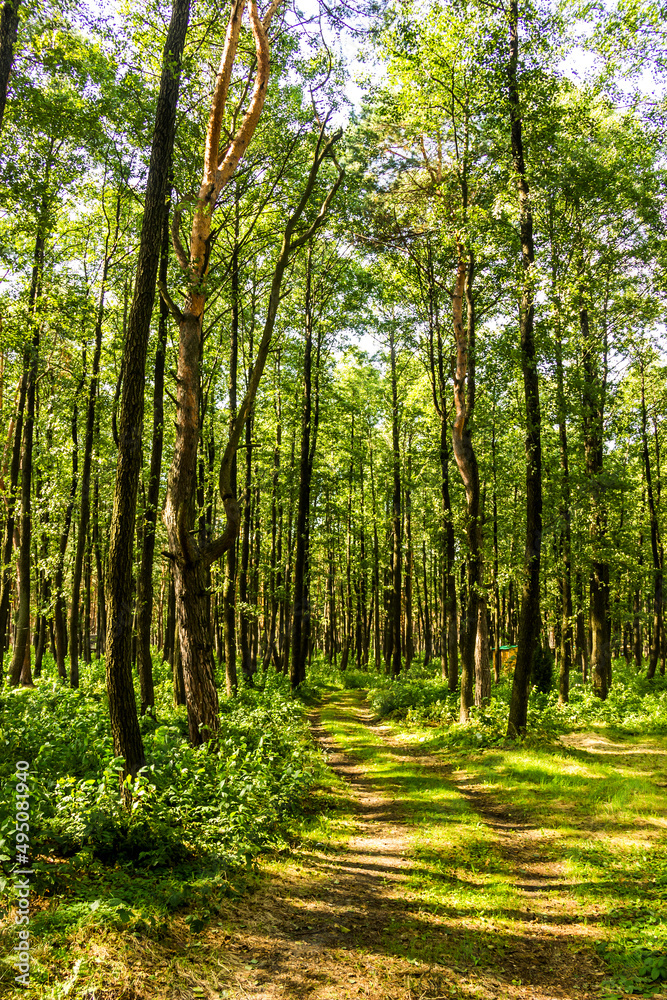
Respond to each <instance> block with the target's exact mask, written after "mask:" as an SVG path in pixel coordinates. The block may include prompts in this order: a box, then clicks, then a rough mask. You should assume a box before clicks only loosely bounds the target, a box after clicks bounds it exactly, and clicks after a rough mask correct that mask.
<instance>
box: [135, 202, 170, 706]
mask: <svg viewBox="0 0 667 1000" xmlns="http://www.w3.org/2000/svg"><path fill="white" fill-rule="evenodd" d="M165 201H166V199H165ZM168 266H169V203H168V202H166V203H165V206H164V212H163V223H162V246H161V248H160V265H159V280H160V281H161V282H163V283H164V282H166V280H167V270H168ZM168 321H169V309H168V307H167V304H166V303H165V301H164V300H163V299H160V320H159V324H158V335H157V343H156V345H155V365H154V372H153V434H152V441H151V467H150V473H149V479H148V490H147V493H146V507H145V510H144V530H143V545H142V547H141V564H140V566H139V574H138V576H137V673H138V674H139V688H140V692H141V695H140V697H141V714H142V715H145V714H146V712H148V711H151V712H152V713H153V714H155V689H154V685H153V659H152V657H151V622H152V620H153V560H154V557H155V529H156V525H157V511H158V505H159V502H160V477H161V474H162V445H163V441H164V361H165V353H166V350H167V323H168Z"/></svg>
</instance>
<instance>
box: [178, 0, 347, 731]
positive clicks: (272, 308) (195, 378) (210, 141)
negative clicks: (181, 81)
mask: <svg viewBox="0 0 667 1000" xmlns="http://www.w3.org/2000/svg"><path fill="white" fill-rule="evenodd" d="M242 6H243V5H242V3H234V5H233V9H232V16H231V18H230V24H229V31H228V36H227V41H226V43H225V50H224V52H223V59H222V65H223V67H224V66H225V65H226V64H227V60H228V59H230V58H231V62H230V64H229V72H230V73H231V65H232V63H233V55H234V53H235V51H236V42H237V40H238V34H239V32H240V28H241V21H240V18H241V11H242ZM276 6H277V3H274V4H273V6H272V7H271V8H270V12H272V11H274V10H275V8H276ZM267 17H268V15H267ZM251 20H252V27H253V34H254V36H255V42H256V47H257V60H258V62H257V67H258V68H257V75H256V78H255V87H254V91H253V96H252V98H251V100H250V107H249V110H248V112H247V113H246V116H245V118H244V121H243V123H242V125H241V126H240V128H239V131H238V133H237V135H236V136H235V137H234V139H233V140H232V142H231V144H230V146H229V148H228V151H227V153H226V154H225V157H224V161H223V163H222V165H218V143H219V138H220V128H221V121H222V118H221V114H222V109H221V107H220V106H219V103H216V102H219V100H220V99H221V97H222V98H224V94H226V89H224V93H223V94H222V95H221V94H220V93H219V87H220V86H222V83H223V82H224V81H222V80H221V77H222V75H223V73H222V70H221V74H219V77H218V83H217V84H216V99H215V100H214V103H213V107H212V110H211V117H210V119H209V133H208V137H207V147H206V157H205V168H204V179H203V183H202V186H201V188H200V192H199V197H198V200H197V206H196V210H195V214H194V219H193V224H192V235H191V241H190V256H189V257H188V256H187V255H186V254H185V251H184V249H183V247H182V246H181V244H180V240H179V239H178V234H177V232H176V227H173V229H172V236H173V237H174V244H175V249H176V254H177V257H178V259H179V262H180V263H181V264H182V266H183V267H184V269H185V270H186V271H187V272H188V286H189V287H188V292H187V295H186V302H185V311H184V312H180V310H178V309H177V307H176V306H175V305H174V303H173V302H172V301H171V299H168V302H169V303H170V308H171V309H172V312H173V313H174V315H175V317H176V318H177V320H178V324H179V358H178V373H177V385H178V394H177V429H176V442H175V446H174V454H173V460H172V465H171V470H170V473H169V481H168V487H167V502H166V505H165V513H164V520H165V525H166V527H167V535H168V538H169V548H170V553H171V557H172V560H173V562H174V576H175V584H176V607H177V614H178V621H179V629H180V637H181V657H182V661H183V676H184V678H185V692H186V699H187V707H188V727H189V735H190V740H191V742H192V743H193V744H197V743H201V742H202V741H203V739H204V738H205V734H204V733H203V732H202V730H203V729H205V730H206V731H207V733H208V734H209V735H212V734H214V733H215V732H216V730H217V727H218V696H217V691H216V689H215V685H214V681H213V649H212V643H211V639H210V630H209V628H208V623H207V621H206V603H207V602H206V585H205V580H206V572H207V570H208V567H209V566H210V565H211V564H212V563H213V562H214V561H215V560H216V559H218V558H220V556H222V555H223V554H224V553H225V552H227V551H228V550H229V548H230V546H233V545H235V544H236V539H237V537H238V533H239V527H240V511H239V506H238V502H237V499H236V495H235V494H234V493H233V492H232V486H231V469H232V462H233V459H234V456H235V455H236V452H237V449H238V445H239V441H240V438H241V434H242V432H243V428H244V426H245V421H246V420H247V419H248V417H249V415H250V412H251V410H252V407H253V404H254V401H255V396H256V394H257V388H258V386H259V383H260V380H261V378H262V374H263V372H264V366H265V364H266V360H267V357H268V354H269V349H270V346H271V339H272V336H273V330H274V326H275V321H276V316H277V312H278V306H279V303H280V290H281V286H282V281H283V276H284V273H285V269H286V267H287V264H288V261H289V259H290V257H291V255H292V253H293V252H294V251H296V250H298V249H300V248H301V247H303V246H304V245H305V244H306V243H307V242H308V240H309V239H310V238H311V236H313V235H314V233H315V232H316V230H317V229H318V228H319V227H320V226H321V225H322V223H323V222H324V219H325V218H326V214H327V211H328V207H329V204H330V203H331V200H332V198H333V197H334V196H335V193H336V191H337V190H338V187H339V186H340V183H341V181H342V177H343V172H342V171H341V170H340V168H338V179H337V180H336V181H335V183H334V185H333V187H332V188H331V189H330V190H329V192H328V194H327V195H326V197H325V199H324V201H323V203H322V206H321V208H320V211H319V214H318V215H317V216H316V219H315V221H314V222H313V223H312V224H311V225H310V227H309V228H308V229H307V230H306V231H305V232H303V233H302V235H301V236H298V237H295V236H294V231H295V228H296V227H297V226H298V224H299V221H300V219H301V217H302V215H303V213H304V211H305V209H306V206H307V205H308V203H309V201H310V197H311V195H312V193H313V190H314V188H315V184H316V180H317V176H318V173H319V169H320V167H321V165H322V163H323V162H324V160H325V159H333V161H334V163H335V162H336V160H335V155H334V152H333V147H334V143H335V142H336V141H337V140H338V139H339V138H340V135H341V133H340V132H337V133H335V134H334V135H333V136H332V137H331V138H330V139H328V140H326V141H325V139H324V134H323V130H322V131H321V132H320V137H319V141H318V144H317V147H316V151H315V156H314V159H313V163H312V165H311V168H310V172H309V175H308V180H307V182H306V186H305V189H304V191H303V194H302V196H301V198H300V200H299V203H298V205H297V207H296V209H295V210H294V212H293V213H292V215H291V216H290V218H289V219H288V221H287V224H286V226H285V231H284V235H283V242H282V246H281V249H280V253H279V255H278V258H277V260H276V264H275V267H274V271H273V278H272V282H271V291H270V295H269V307H268V311H267V316H266V320H265V323H264V329H263V333H262V338H261V341H260V344H259V347H258V351H257V356H256V358H255V363H254V366H253V370H252V376H251V378H250V380H249V383H248V387H247V390H246V394H245V397H244V399H243V402H242V404H241V406H240V408H239V412H238V416H237V419H236V422H235V424H234V429H233V431H232V432H231V434H230V436H229V440H228V442H227V446H226V448H225V451H224V454H223V457H222V461H221V465H220V476H219V488H220V496H221V499H222V502H223V505H224V509H225V517H226V524H225V528H224V531H223V534H222V535H221V536H220V537H219V538H218V539H216V540H215V541H213V542H211V543H210V544H209V545H207V546H206V547H205V548H203V549H202V548H201V547H200V546H199V545H197V542H196V540H195V539H194V537H193V536H192V533H191V529H192V526H193V521H194V498H195V490H196V469H197V453H198V446H199V434H200V428H199V399H200V392H201V361H202V320H203V313H204V306H205V302H206V290H205V281H206V274H207V270H208V253H209V249H210V236H211V209H212V206H213V205H214V204H215V201H216V199H217V197H218V194H219V193H220V191H221V189H222V187H223V186H224V184H225V183H226V182H227V180H229V178H230V177H231V175H232V173H233V168H235V166H236V164H237V163H238V160H239V158H240V156H241V154H242V152H243V151H244V150H245V148H246V146H247V144H248V142H249V141H250V137H251V136H252V132H253V131H254V128H255V125H256V124H257V121H258V119H259V114H260V112H261V107H262V105H263V101H264V94H265V91H266V84H267V80H268V74H269V55H268V41H267V38H266V30H265V27H264V26H263V25H262V22H261V21H260V20H259V17H258V15H257V8H256V5H255V3H251ZM265 20H266V18H265ZM230 47H231V48H230ZM230 51H231V53H232V55H231V56H230V55H229V52H230ZM223 103H224V101H223ZM218 116H219V118H218ZM214 133H215V134H214ZM225 164H226V165H227V166H225ZM163 295H165V298H166V297H167V295H168V293H167V292H166V289H165V290H164V291H163Z"/></svg>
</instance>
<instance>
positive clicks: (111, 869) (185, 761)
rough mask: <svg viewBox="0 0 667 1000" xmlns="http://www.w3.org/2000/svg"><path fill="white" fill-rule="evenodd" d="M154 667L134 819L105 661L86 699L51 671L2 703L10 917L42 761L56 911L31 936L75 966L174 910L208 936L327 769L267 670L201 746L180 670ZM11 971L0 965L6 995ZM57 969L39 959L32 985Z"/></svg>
mask: <svg viewBox="0 0 667 1000" xmlns="http://www.w3.org/2000/svg"><path fill="white" fill-rule="evenodd" d="M155 672H156V682H157V683H156V718H153V717H151V716H144V717H143V718H142V719H141V728H142V734H143V741H144V747H145V751H146V766H145V767H144V768H143V769H142V770H141V772H140V774H139V776H138V779H137V780H136V781H135V782H134V783H132V785H131V790H132V803H131V809H130V810H129V811H128V810H127V809H125V808H124V807H123V806H122V804H121V794H120V791H121V790H120V776H121V772H122V759H120V758H117V757H115V756H114V752H113V746H112V741H111V736H110V732H109V714H108V704H107V696H106V691H105V688H104V668H103V663H96V664H92V665H91V666H89V667H86V668H85V669H84V671H83V676H82V679H81V687H80V689H79V690H76V691H75V690H72V689H70V688H68V687H66V686H64V685H63V684H61V682H60V681H58V680H55V681H54V680H53V677H54V675H55V670H54V668H53V665H52V664H51V663H46V664H45V676H44V677H43V678H41V679H39V680H38V681H37V682H36V683H37V686H36V688H35V689H34V690H27V689H4V690H3V692H2V696H1V697H0V720H1V722H0V779H1V780H2V788H3V795H2V797H1V800H0V860H1V862H2V868H3V873H2V877H1V878H0V890H1V895H0V903H1V904H2V909H3V911H4V912H3V914H2V915H3V916H7V914H8V912H9V908H10V906H13V905H14V899H13V895H12V878H11V870H12V866H13V863H14V860H15V859H14V852H15V846H14V817H13V809H14V798H15V796H14V786H15V783H16V777H15V770H16V762H17V760H23V761H27V762H28V763H29V764H30V772H29V774H30V856H31V867H32V869H33V870H34V875H33V876H32V879H31V893H32V894H33V896H34V897H41V899H42V900H43V901H44V903H45V904H46V905H41V904H40V906H39V907H38V908H37V909H36V912H35V913H34V914H32V915H31V922H30V927H31V934H32V935H34V936H35V937H36V939H37V940H39V939H40V938H41V939H43V940H45V941H48V942H49V943H50V944H51V945H52V946H54V947H55V948H56V951H57V948H58V946H59V945H62V947H63V949H64V950H63V956H64V957H65V955H66V952H67V941H68V940H70V938H71V935H72V934H77V933H80V932H81V930H82V928H89V929H94V928H95V927H99V928H106V929H107V930H109V931H112V932H113V931H114V930H116V931H121V930H123V931H128V930H129V931H130V932H131V933H133V934H142V935H147V936H149V937H153V938H155V939H159V938H160V937H161V936H163V935H164V934H165V928H166V926H167V924H166V923H165V921H168V919H169V916H170V914H172V913H174V912H175V911H184V912H185V911H186V910H187V911H188V915H187V922H188V925H189V929H190V931H192V932H197V931H199V930H201V929H202V928H203V927H204V926H205V925H206V924H207V923H208V921H209V920H210V919H211V918H212V916H213V915H214V914H215V912H216V907H217V904H216V900H218V899H219V898H220V897H221V896H229V895H230V894H231V895H233V894H235V893H236V892H238V891H241V890H242V889H243V888H244V887H247V885H248V883H249V882H252V880H253V878H254V875H253V865H254V860H255V858H256V857H257V856H258V854H259V853H260V851H262V850H266V849H275V850H282V849H284V848H285V846H286V838H287V837H288V826H289V824H290V823H292V822H294V817H298V816H299V815H300V814H301V813H302V812H304V811H308V810H309V808H310V802H309V795H310V793H311V789H312V788H313V785H314V784H315V782H316V781H317V780H318V776H320V775H321V774H322V768H323V766H322V763H321V759H320V757H319V755H318V754H317V752H316V751H315V750H314V749H313V747H312V744H311V742H310V740H309V738H308V731H307V725H306V723H305V720H304V717H303V710H302V708H301V706H300V704H299V703H298V701H296V700H295V699H293V698H292V696H291V694H290V691H289V684H288V681H287V679H286V678H284V677H283V676H282V675H280V674H276V673H275V672H274V671H270V672H268V673H266V674H262V673H260V674H259V675H257V676H256V677H255V681H254V685H253V687H249V686H243V684H242V685H241V687H240V690H239V693H238V696H237V697H236V698H234V699H223V700H222V701H221V705H220V733H219V738H218V739H217V740H216V741H215V743H214V744H212V745H211V747H206V746H203V747H191V746H190V745H189V744H188V742H187V718H186V714H185V709H184V708H183V707H178V708H175V707H174V706H173V704H172V702H171V691H172V687H171V678H170V676H167V675H168V668H167V666H166V665H163V664H161V663H157V662H156V664H155ZM49 900H51V902H50V903H49ZM5 933H9V934H10V936H11V933H12V932H11V931H9V932H5ZM38 953H39V949H37V954H38ZM33 954H36V953H35V952H33ZM63 960H65V959H63ZM8 971H9V970H8V968H7V967H5V968H4V969H3V968H2V967H0V992H2V982H3V980H4V979H6V978H7V972H8ZM52 973H53V969H52V968H51V969H50V971H49V963H47V962H45V963H44V964H43V965H41V966H40V963H39V962H37V964H36V965H35V967H34V970H33V980H34V981H35V984H37V983H38V982H39V980H40V976H41V977H44V976H48V975H50V974H52ZM12 978H13V973H12Z"/></svg>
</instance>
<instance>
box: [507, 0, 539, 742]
mask: <svg viewBox="0 0 667 1000" xmlns="http://www.w3.org/2000/svg"><path fill="white" fill-rule="evenodd" d="M509 34H510V44H509V61H508V67H507V70H508V73H507V75H508V88H509V108H510V131H511V139H512V161H513V164H514V173H515V177H516V184H517V189H518V194H519V229H520V237H521V258H522V265H523V289H522V292H521V302H520V306H519V339H520V348H521V368H522V371H523V389H524V397H525V401H526V547H525V557H524V584H523V593H522V595H521V611H520V614H519V635H518V649H517V656H516V663H515V666H514V679H513V682H512V696H511V701H510V711H509V719H508V723H507V735H508V736H518V735H519V733H522V732H524V731H525V729H526V721H527V716H528V694H529V691H530V674H531V668H532V663H533V653H534V652H535V649H536V647H537V643H538V639H539V634H540V622H541V615H540V555H541V548H542V445H541V434H540V429H541V416H540V389H539V378H538V372H537V356H536V350H535V334H534V316H535V305H534V281H535V279H534V274H533V270H534V262H535V247H534V243H533V210H532V207H531V202H530V192H529V188H528V181H527V179H526V167H525V162H524V151H523V136H522V127H521V105H520V100H519V87H518V81H517V63H518V59H519V7H518V0H510V2H509Z"/></svg>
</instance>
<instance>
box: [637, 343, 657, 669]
mask: <svg viewBox="0 0 667 1000" xmlns="http://www.w3.org/2000/svg"><path fill="white" fill-rule="evenodd" d="M641 415H642V422H641V433H642V459H643V462H644V478H645V480H646V496H647V499H648V511H649V518H650V525H651V555H652V557H653V635H652V642H651V648H650V652H649V660H648V669H647V671H646V676H647V677H648V678H649V680H652V679H653V677H655V671H656V668H657V666H658V658H659V657H660V651H661V638H662V561H661V558H660V528H659V525H658V512H657V505H656V502H655V497H654V493H653V476H652V474H651V459H650V457H649V450H648V434H647V430H646V423H647V415H646V394H645V373H644V364H643V362H641Z"/></svg>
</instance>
